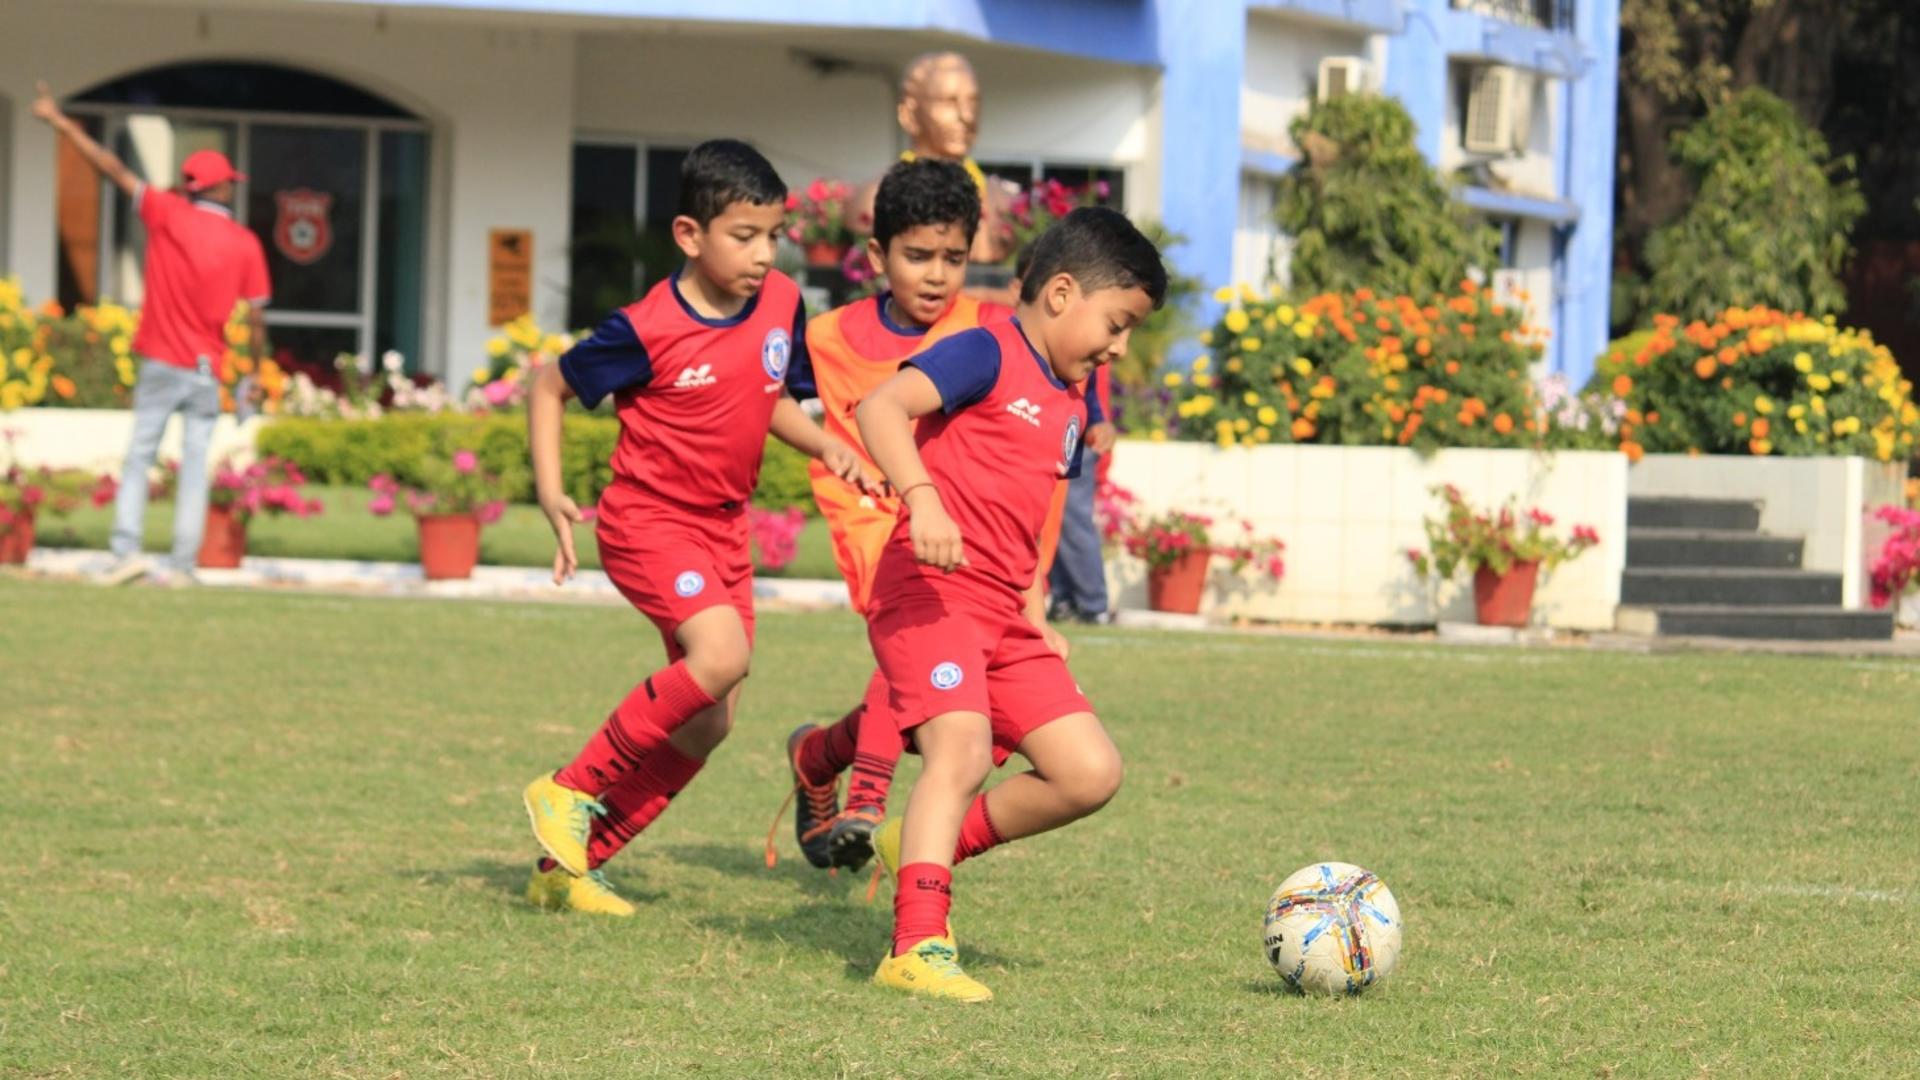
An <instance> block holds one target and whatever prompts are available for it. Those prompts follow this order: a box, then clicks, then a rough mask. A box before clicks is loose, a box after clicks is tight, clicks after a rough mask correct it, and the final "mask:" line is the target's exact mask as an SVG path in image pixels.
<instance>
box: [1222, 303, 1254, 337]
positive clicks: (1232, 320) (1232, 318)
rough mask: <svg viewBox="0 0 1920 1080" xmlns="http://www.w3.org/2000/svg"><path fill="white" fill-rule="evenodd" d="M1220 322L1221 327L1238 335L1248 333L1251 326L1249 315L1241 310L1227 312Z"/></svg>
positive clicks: (1235, 309)
mask: <svg viewBox="0 0 1920 1080" xmlns="http://www.w3.org/2000/svg"><path fill="white" fill-rule="evenodd" d="M1220 322H1221V325H1223V326H1225V327H1226V328H1227V329H1228V330H1229V331H1230V332H1232V333H1234V334H1236V335H1238V334H1244V333H1246V332H1247V327H1248V325H1249V322H1248V320H1247V313H1246V312H1244V311H1242V310H1240V309H1239V308H1234V309H1233V310H1232V311H1229V312H1227V313H1226V315H1225V316H1224V317H1222V318H1221V320H1220Z"/></svg>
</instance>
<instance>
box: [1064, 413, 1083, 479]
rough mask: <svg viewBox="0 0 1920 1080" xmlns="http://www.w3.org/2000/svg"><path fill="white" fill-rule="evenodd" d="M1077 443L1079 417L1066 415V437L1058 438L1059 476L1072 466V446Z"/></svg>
mask: <svg viewBox="0 0 1920 1080" xmlns="http://www.w3.org/2000/svg"><path fill="white" fill-rule="evenodd" d="M1079 445H1080V418H1079V417H1077V416H1069V417H1067V434H1066V437H1065V438H1063V439H1061V440H1060V475H1061V476H1065V475H1067V470H1068V469H1071V468H1073V451H1074V448H1075V447H1077V446H1079Z"/></svg>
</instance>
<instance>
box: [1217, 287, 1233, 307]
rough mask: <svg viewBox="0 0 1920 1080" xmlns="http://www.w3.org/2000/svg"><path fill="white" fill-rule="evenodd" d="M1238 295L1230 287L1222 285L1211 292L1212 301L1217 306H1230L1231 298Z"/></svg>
mask: <svg viewBox="0 0 1920 1080" xmlns="http://www.w3.org/2000/svg"><path fill="white" fill-rule="evenodd" d="M1238 295H1239V291H1238V290H1236V289H1235V288H1234V287H1233V286H1231V285H1222V286H1220V287H1219V288H1217V289H1215V290H1213V300H1214V302H1215V303H1217V304H1231V303H1233V298H1234V297H1235V296H1238Z"/></svg>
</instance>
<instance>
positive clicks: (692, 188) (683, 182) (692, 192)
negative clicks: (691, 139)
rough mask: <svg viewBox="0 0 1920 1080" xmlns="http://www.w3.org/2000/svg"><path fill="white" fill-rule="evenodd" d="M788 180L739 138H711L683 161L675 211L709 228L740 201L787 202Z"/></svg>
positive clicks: (695, 148) (758, 152)
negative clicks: (715, 219)
mask: <svg viewBox="0 0 1920 1080" xmlns="http://www.w3.org/2000/svg"><path fill="white" fill-rule="evenodd" d="M786 199H787V185H786V182H785V181H783V180H781V179H780V174H779V173H777V172H774V171H773V166H772V165H771V164H769V163H768V162H767V159H766V158H764V157H761V156H760V151H758V150H755V149H754V148H753V147H751V146H748V145H747V144H746V143H743V142H741V141H740V140H739V139H709V140H707V141H706V142H703V143H701V144H700V145H699V146H696V147H694V148H693V149H692V150H691V151H689V152H688V153H687V157H686V160H685V161H682V162H681V163H680V204H679V206H678V208H677V210H676V212H677V213H678V214H679V215H680V216H682V217H690V218H692V219H693V220H695V221H697V222H699V223H700V227H701V228H703V229H704V228H706V227H707V225H708V224H709V223H711V222H712V221H713V219H714V218H717V217H719V216H720V215H721V214H724V213H726V212H727V207H729V206H732V205H733V204H734V203H737V202H745V203H752V204H753V205H755V206H771V205H774V204H775V203H785V202H786Z"/></svg>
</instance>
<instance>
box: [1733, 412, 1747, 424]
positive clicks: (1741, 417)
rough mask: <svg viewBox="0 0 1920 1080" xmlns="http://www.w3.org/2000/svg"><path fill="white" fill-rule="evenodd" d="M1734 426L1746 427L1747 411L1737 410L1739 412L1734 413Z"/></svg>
mask: <svg viewBox="0 0 1920 1080" xmlns="http://www.w3.org/2000/svg"><path fill="white" fill-rule="evenodd" d="M1733 426H1734V427H1746V426H1747V414H1746V413H1743V412H1737V413H1734V414H1733Z"/></svg>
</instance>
